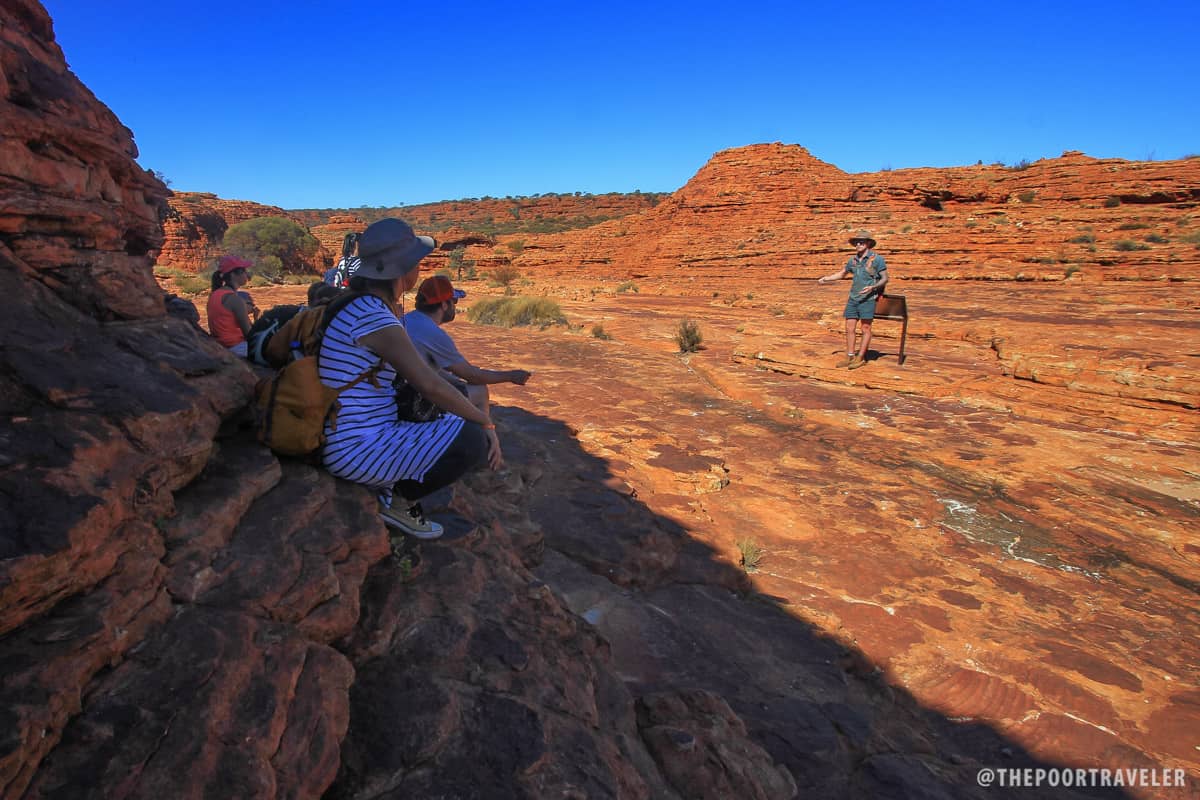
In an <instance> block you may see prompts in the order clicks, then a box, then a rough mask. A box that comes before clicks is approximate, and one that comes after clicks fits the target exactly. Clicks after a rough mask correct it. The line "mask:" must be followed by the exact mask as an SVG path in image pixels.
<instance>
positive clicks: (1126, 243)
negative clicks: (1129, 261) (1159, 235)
mask: <svg viewBox="0 0 1200 800" xmlns="http://www.w3.org/2000/svg"><path fill="white" fill-rule="evenodd" d="M1113 249H1114V250H1120V251H1121V252H1122V253H1128V252H1131V251H1133V250H1149V249H1150V245H1148V244H1142V243H1141V242H1135V241H1133V240H1132V239H1121V240H1119V241H1117V242H1115V243H1114V244H1113Z"/></svg>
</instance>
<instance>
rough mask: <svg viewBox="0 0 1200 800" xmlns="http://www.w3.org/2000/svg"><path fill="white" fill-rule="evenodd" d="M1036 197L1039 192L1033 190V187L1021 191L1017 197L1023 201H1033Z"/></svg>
mask: <svg viewBox="0 0 1200 800" xmlns="http://www.w3.org/2000/svg"><path fill="white" fill-rule="evenodd" d="M1035 197H1037V192H1035V191H1033V190H1032V189H1031V190H1029V191H1027V192H1021V193H1020V194H1019V195H1017V199H1018V200H1020V201H1021V202H1022V203H1032V202H1033V198H1035Z"/></svg>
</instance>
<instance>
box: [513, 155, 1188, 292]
mask: <svg viewBox="0 0 1200 800" xmlns="http://www.w3.org/2000/svg"><path fill="white" fill-rule="evenodd" d="M1198 202H1200V158H1189V159H1184V160H1180V161H1151V162H1134V161H1123V160H1120V159H1095V158H1090V157H1088V156H1086V155H1083V154H1082V153H1064V154H1063V155H1062V156H1061V157H1060V158H1053V159H1045V160H1041V161H1036V162H1034V163H1032V164H1029V165H1025V164H1022V165H1018V166H1016V167H1005V166H996V165H993V166H983V165H979V166H970V167H949V168H932V167H931V168H920V169H897V170H890V171H884V172H874V173H858V174H850V173H845V172H842V171H841V170H839V169H838V168H836V167H834V166H833V165H830V164H826V163H824V162H822V161H820V160H819V159H817V158H814V157H813V156H812V155H811V154H809V153H808V151H807V150H805V149H804V148H803V147H800V146H798V145H783V144H760V145H751V146H748V147H739V148H735V149H731V150H725V151H722V152H720V153H717V154H716V155H715V156H713V157H712V159H711V160H709V162H708V163H707V164H705V165H704V167H703V168H702V169H701V170H700V171H699V172H697V173H696V175H695V176H693V177H692V179H691V180H690V181H688V182H687V184H686V185H685V186H683V187H682V188H681V189H680V190H679V191H677V192H675V193H674V194H673V195H672V196H671V197H670V198H668V199H666V200H664V201H663V202H661V203H659V204H658V205H657V206H656V207H655V208H654V209H652V210H650V211H646V212H643V213H641V214H638V215H633V216H629V217H626V218H623V219H620V220H614V221H611V222H607V223H604V224H602V225H598V226H595V227H592V228H588V229H585V230H580V231H569V232H566V233H563V234H558V235H554V236H547V237H538V238H536V239H533V240H530V239H528V238H527V239H526V241H525V246H524V249H523V250H522V252H521V254H520V256H518V257H516V258H515V259H514V262H515V263H516V264H517V265H518V266H521V267H523V268H528V269H533V268H535V267H538V268H543V269H546V270H549V271H551V272H555V271H568V272H570V271H580V270H583V271H588V272H589V273H591V274H598V275H608V276H614V277H631V276H639V275H642V276H660V275H662V276H665V275H671V276H674V277H677V278H681V279H691V278H695V279H696V280H697V281H704V280H715V279H719V278H724V277H734V276H741V277H744V278H747V279H750V278H756V277H760V276H763V277H782V276H795V277H817V276H818V275H821V274H825V273H827V272H828V271H829V264H830V263H831V262H832V259H833V258H834V257H835V256H836V255H837V254H839V253H841V252H844V251H845V250H846V242H845V240H846V239H847V238H848V237H849V236H850V235H851V233H852V232H853V231H854V230H857V229H859V228H867V229H869V230H870V231H871V232H872V233H873V234H874V235H875V236H876V238H877V239H878V240H879V241H880V242H881V247H882V248H883V249H885V250H886V252H887V254H888V256H889V258H895V259H896V260H897V261H898V262H899V263H901V264H903V266H904V274H905V276H906V277H907V278H909V279H927V280H947V279H965V280H1022V281H1024V280H1039V281H1060V280H1065V279H1071V280H1101V279H1120V280H1126V279H1134V278H1141V279H1163V280H1170V279H1180V278H1185V279H1193V278H1195V277H1197V268H1198V267H1200V250H1197V247H1196V245H1197V242H1196V234H1197V230H1198V229H1200V219H1197V217H1196V214H1195V208H1196V206H1197V203H1198ZM695 288H696V290H697V291H701V290H702V289H703V287H702V286H697V287H695Z"/></svg>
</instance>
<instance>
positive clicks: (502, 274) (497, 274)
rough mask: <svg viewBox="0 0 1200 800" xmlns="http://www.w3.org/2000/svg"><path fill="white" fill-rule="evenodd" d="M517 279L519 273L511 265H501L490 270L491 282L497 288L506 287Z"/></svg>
mask: <svg viewBox="0 0 1200 800" xmlns="http://www.w3.org/2000/svg"><path fill="white" fill-rule="evenodd" d="M519 277H521V271H520V270H519V269H517V268H516V267H514V266H513V265H512V264H501V265H500V266H498V267H496V268H495V269H493V270H492V280H493V281H495V283H496V285H497V286H505V287H507V286H508V285H509V284H510V283H512V282H513V281H515V280H516V279H517V278H519Z"/></svg>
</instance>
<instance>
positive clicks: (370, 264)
mask: <svg viewBox="0 0 1200 800" xmlns="http://www.w3.org/2000/svg"><path fill="white" fill-rule="evenodd" d="M435 247H437V242H435V241H434V240H433V237H431V236H417V235H416V234H415V233H413V229H412V228H411V227H410V226H409V224H408V223H407V222H405V221H404V220H399V219H395V218H393V217H388V218H387V219H381V220H379V221H378V222H374V223H371V224H370V225H368V226H367V229H366V230H365V231H363V233H362V236H360V237H358V257H359V258H360V259H361V260H362V264H361V265H359V268H358V270H357V271H356V272H355V273H354V275H355V277H358V278H372V279H374V280H391V279H393V278H399V277H401V276H402V275H407V274H408V273H409V272H411V271H412V269H413V268H414V267H415V266H417V264H419V263H421V259H422V258H424V257H425V256H427V255H429V254H430V253H432V252H433V249H434V248H435Z"/></svg>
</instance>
